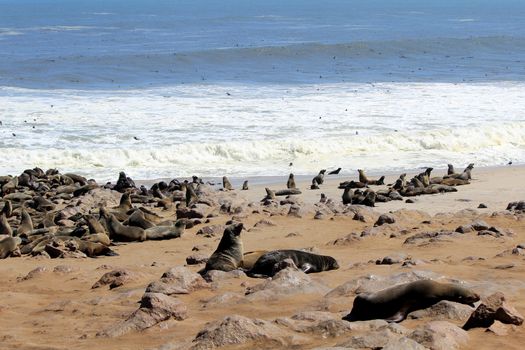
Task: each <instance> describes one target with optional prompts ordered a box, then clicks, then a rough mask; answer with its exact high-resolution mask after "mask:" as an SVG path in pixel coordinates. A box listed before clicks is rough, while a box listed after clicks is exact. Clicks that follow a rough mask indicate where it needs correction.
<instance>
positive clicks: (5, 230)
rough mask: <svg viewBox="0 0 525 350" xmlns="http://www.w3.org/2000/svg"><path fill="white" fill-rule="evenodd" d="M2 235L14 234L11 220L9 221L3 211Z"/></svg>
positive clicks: (1, 218)
mask: <svg viewBox="0 0 525 350" xmlns="http://www.w3.org/2000/svg"><path fill="white" fill-rule="evenodd" d="M0 235H7V236H12V235H13V229H11V225H9V221H7V218H6V217H5V214H3V213H2V214H0Z"/></svg>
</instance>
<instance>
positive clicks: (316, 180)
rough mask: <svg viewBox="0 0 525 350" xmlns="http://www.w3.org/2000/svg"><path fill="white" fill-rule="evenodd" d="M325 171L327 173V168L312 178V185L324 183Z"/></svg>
mask: <svg viewBox="0 0 525 350" xmlns="http://www.w3.org/2000/svg"><path fill="white" fill-rule="evenodd" d="M324 173H326V169H323V170H321V171H320V172H319V174H317V176H316V177H314V178H313V179H312V185H322V184H323V182H324Z"/></svg>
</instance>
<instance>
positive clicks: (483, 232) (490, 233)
mask: <svg viewBox="0 0 525 350" xmlns="http://www.w3.org/2000/svg"><path fill="white" fill-rule="evenodd" d="M478 236H492V237H495V238H500V237H503V236H505V235H504V234H503V233H501V232H499V231H497V232H495V231H493V230H481V231H478Z"/></svg>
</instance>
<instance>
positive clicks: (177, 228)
mask: <svg viewBox="0 0 525 350" xmlns="http://www.w3.org/2000/svg"><path fill="white" fill-rule="evenodd" d="M185 228H186V220H185V219H179V220H177V221H176V222H175V224H173V225H171V226H155V227H151V228H148V229H146V230H145V231H144V232H145V233H146V239H152V240H161V239H171V238H179V237H181V236H182V234H183V233H184V229H185Z"/></svg>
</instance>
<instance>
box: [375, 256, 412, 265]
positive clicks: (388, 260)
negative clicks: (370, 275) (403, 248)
mask: <svg viewBox="0 0 525 350" xmlns="http://www.w3.org/2000/svg"><path fill="white" fill-rule="evenodd" d="M407 258H408V255H406V254H404V253H394V254H391V255H388V256H385V257H384V258H383V259H380V260H377V261H376V264H377V265H393V264H400V263H402V262H403V261H405V260H406V259H407Z"/></svg>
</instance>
